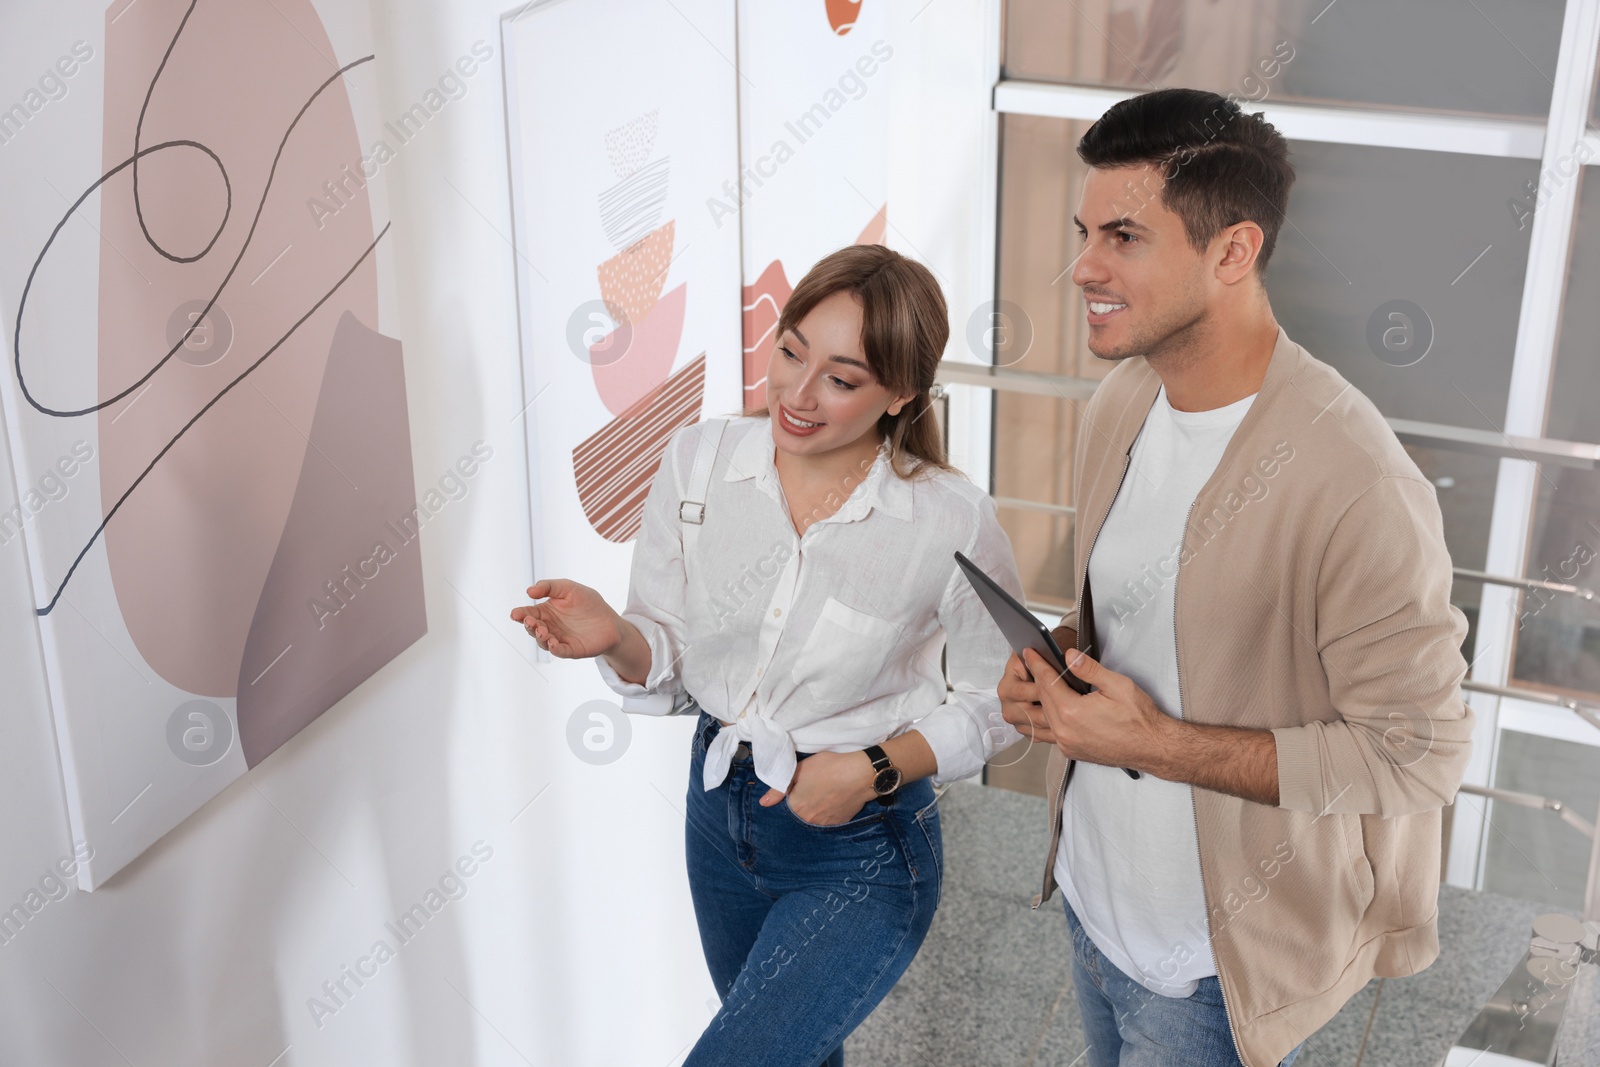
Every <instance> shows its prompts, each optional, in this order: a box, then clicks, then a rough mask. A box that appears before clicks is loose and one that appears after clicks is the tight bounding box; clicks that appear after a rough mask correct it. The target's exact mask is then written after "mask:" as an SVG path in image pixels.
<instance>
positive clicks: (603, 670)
mask: <svg viewBox="0 0 1600 1067" xmlns="http://www.w3.org/2000/svg"><path fill="white" fill-rule="evenodd" d="M698 441H699V425H698V424H697V425H696V426H691V427H689V428H687V429H686V430H680V431H679V432H678V433H676V434H674V435H673V437H672V440H670V441H669V442H668V443H667V447H666V450H665V451H664V453H663V454H662V458H661V466H660V468H659V469H658V470H657V471H656V476H655V479H654V480H653V481H652V482H651V483H650V492H649V494H648V495H647V496H646V497H645V502H644V512H643V517H642V520H641V523H640V527H639V534H638V537H637V538H636V539H635V540H634V544H633V569H632V571H631V574H630V577H629V580H628V606H627V608H626V609H625V610H624V611H623V612H622V617H623V618H624V619H627V620H628V621H629V622H631V623H633V625H634V626H636V627H638V628H639V633H640V635H641V636H643V638H644V640H645V643H646V644H648V645H649V646H650V673H649V675H648V676H647V677H646V678H645V680H644V684H643V685H640V684H638V683H636V682H627V681H624V680H623V679H622V677H621V676H620V675H619V674H617V672H616V670H615V669H613V668H612V666H611V664H609V663H607V662H606V658H605V657H604V656H596V657H595V660H594V662H595V665H596V666H597V667H598V668H599V669H600V677H601V679H603V680H604V681H605V683H606V685H608V686H610V687H611V689H612V691H613V692H615V693H617V694H619V695H620V696H621V697H622V710H623V711H628V712H635V713H637V714H642V715H670V714H672V712H673V709H674V705H675V703H676V701H677V694H678V690H679V688H680V683H681V674H680V670H681V661H682V658H683V652H684V648H685V641H686V638H685V633H686V627H685V624H684V615H685V608H684V604H685V597H686V585H687V582H686V579H685V577H684V566H683V537H682V535H681V533H680V532H679V529H678V527H679V525H680V520H679V518H678V504H679V502H680V501H681V500H682V498H683V492H682V488H681V480H680V474H679V471H680V470H681V468H682V463H681V454H682V452H683V450H684V449H685V448H686V447H687V448H690V449H692V448H693V447H694V445H695V444H696V443H697V442H698Z"/></svg>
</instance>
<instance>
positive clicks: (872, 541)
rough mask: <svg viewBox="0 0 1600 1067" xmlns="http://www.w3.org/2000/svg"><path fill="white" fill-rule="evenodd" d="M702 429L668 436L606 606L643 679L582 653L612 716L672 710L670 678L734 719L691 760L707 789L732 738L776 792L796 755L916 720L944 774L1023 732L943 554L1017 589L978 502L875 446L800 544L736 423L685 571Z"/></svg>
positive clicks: (765, 438)
mask: <svg viewBox="0 0 1600 1067" xmlns="http://www.w3.org/2000/svg"><path fill="white" fill-rule="evenodd" d="M703 425H704V424H703V423H696V424H695V425H692V426H687V427H685V428H683V429H682V430H679V431H678V432H677V433H675V434H674V435H673V437H672V440H671V441H670V442H668V444H667V449H666V453H665V455H664V456H663V457H662V463H661V468H660V470H659V471H658V472H657V474H656V477H655V480H654V482H653V483H652V484H651V487H650V493H649V496H648V497H647V498H646V500H645V505H644V514H643V518H642V525H641V528H640V531H639V536H638V543H637V544H636V545H635V547H634V556H633V571H632V580H631V584H630V588H629V595H628V606H627V609H626V610H625V611H624V612H623V613H622V614H623V617H624V618H626V619H627V620H628V621H629V622H631V623H633V624H634V625H635V626H637V627H638V628H639V632H640V633H641V634H642V635H643V637H644V639H645V641H646V642H648V643H649V646H650V659H651V661H650V674H649V677H647V678H646V679H645V682H644V684H643V685H638V684H634V683H630V682H625V681H623V680H622V678H621V677H620V676H619V675H618V674H617V673H616V671H615V670H614V669H613V668H612V667H611V665H610V664H609V663H607V662H606V660H605V657H603V656H599V657H596V658H595V662H596V664H598V665H599V668H600V675H601V677H602V678H604V679H605V681H606V684H607V685H609V686H610V687H611V688H612V689H613V690H614V691H616V692H617V693H619V694H621V696H622V706H623V710H625V711H630V712H640V713H643V714H649V715H666V714H671V713H672V712H673V711H674V704H675V696H676V693H677V690H678V689H679V687H680V685H681V686H682V687H683V688H685V689H687V690H688V692H689V693H691V694H693V696H694V698H695V700H696V701H697V702H698V703H699V705H700V707H701V708H703V709H704V710H706V711H707V712H709V713H710V714H712V715H714V716H716V717H717V718H719V719H721V720H723V721H724V722H731V723H733V727H731V728H725V729H723V730H721V731H720V732H719V733H718V734H717V736H716V738H715V740H714V741H713V742H712V745H711V748H710V749H709V750H708V751H707V753H706V760H705V788H706V789H714V788H716V787H717V786H718V785H720V784H721V783H722V781H723V780H724V779H725V778H726V777H727V773H728V767H729V764H730V763H731V762H732V759H733V752H734V749H735V748H736V747H737V746H738V744H739V742H740V741H745V742H748V743H749V745H750V749H751V752H752V754H753V756H754V759H755V769H756V774H757V776H758V777H759V778H760V779H761V780H762V781H763V782H765V783H767V784H768V785H769V786H773V787H775V788H777V789H780V790H784V791H787V790H788V788H789V783H790V779H791V778H792V777H793V775H794V769H795V752H796V751H797V750H798V751H805V752H817V751H832V752H853V751H856V750H858V749H861V748H864V747H866V746H867V745H872V744H881V743H882V742H883V741H885V740H887V739H888V738H891V737H895V736H897V735H899V734H902V733H904V732H905V731H907V730H909V729H911V728H913V727H915V728H916V729H917V730H920V731H921V732H922V735H923V737H924V738H926V740H927V742H928V745H929V746H930V747H931V748H932V749H933V753H934V756H935V757H936V759H937V760H938V770H937V772H936V773H935V775H934V778H933V781H934V782H935V783H936V784H943V783H946V782H951V781H955V780H956V779H960V778H965V777H967V776H969V775H972V774H975V773H977V772H978V771H979V770H980V769H981V768H982V767H983V764H984V762H985V761H986V760H987V759H988V758H989V757H990V756H991V755H993V754H994V753H995V752H997V751H999V750H1000V749H1002V748H1004V747H1005V746H1007V745H1009V744H1011V743H1012V742H1014V741H1016V740H1018V739H1019V738H1020V737H1021V735H1020V734H1018V733H1017V731H1016V729H1015V728H1014V727H1012V726H1011V725H1010V724H1008V723H1007V722H1005V720H1004V719H1002V718H1001V716H1000V701H999V698H998V697H997V696H996V695H995V687H996V686H997V685H998V684H999V682H1000V677H1001V674H1002V673H1003V672H1004V670H1005V663H1006V657H1007V656H1008V655H1009V654H1010V647H1009V646H1008V645H1007V644H1006V641H1005V638H1004V637H1003V636H1002V635H1001V633H1000V630H999V628H998V627H997V626H996V625H995V624H994V621H993V620H992V619H991V618H990V617H989V614H988V612H987V611H985V610H984V607H983V605H982V604H981V603H980V602H979V601H978V598H977V595H976V594H975V593H974V592H973V589H972V585H971V583H970V582H969V581H968V580H967V579H966V577H965V576H964V575H962V574H961V572H960V570H959V569H958V568H957V567H956V563H955V556H954V553H955V552H956V551H958V550H959V551H960V552H962V553H963V554H964V555H966V556H967V557H968V558H969V559H971V560H972V561H973V562H974V563H976V564H977V565H978V566H979V567H981V568H983V570H985V571H986V572H988V573H989V574H990V575H991V576H993V577H994V579H995V580H996V581H997V582H999V583H1000V585H1002V586H1003V587H1004V588H1005V589H1006V590H1007V591H1008V592H1010V593H1011V594H1012V595H1013V596H1015V597H1017V598H1018V599H1019V600H1020V599H1022V582H1021V580H1020V579H1019V578H1018V576H1017V565H1016V560H1015V558H1014V557H1013V555H1012V551H1011V540H1010V538H1008V537H1007V536H1006V533H1005V531H1004V530H1003V529H1001V527H1000V523H999V521H998V519H997V518H996V516H995V507H994V501H993V500H991V499H990V498H989V496H988V494H986V493H985V492H983V491H982V490H981V489H979V488H978V487H977V486H975V485H973V484H972V483H971V481H969V480H968V479H967V478H966V477H964V476H963V475H960V474H956V473H952V472H948V471H935V472H933V473H931V474H929V475H922V476H919V477H918V478H916V479H906V478H902V477H900V476H899V475H897V474H896V473H895V472H894V470H893V468H892V467H891V466H890V464H889V453H888V446H887V445H883V446H880V448H879V450H878V455H877V457H876V459H875V460H874V461H873V462H872V463H871V465H870V468H868V465H867V464H866V463H865V462H863V464H862V467H863V468H868V469H867V470H866V473H865V478H864V480H859V479H851V480H848V481H842V482H841V485H840V492H839V496H841V497H846V496H847V499H846V500H845V501H844V503H843V505H842V506H841V507H840V508H839V509H838V511H836V512H835V513H834V514H832V515H830V516H828V517H827V518H824V519H820V520H818V521H816V522H814V523H812V524H811V525H809V526H807V527H806V531H805V534H804V535H803V536H801V535H798V534H796V533H795V529H794V524H793V522H792V521H791V520H790V517H789V507H788V504H787V503H786V502H785V500H784V496H783V488H782V485H781V484H780V483H779V481H778V472H777V468H776V467H775V466H774V463H773V457H774V453H775V447H776V446H775V445H774V444H773V440H772V427H771V423H770V422H769V421H768V420H767V419H766V418H759V417H756V418H736V419H733V420H731V421H730V423H729V425H728V428H727V430H726V432H725V433H724V435H723V438H722V442H721V447H720V449H719V452H718V455H717V461H716V464H715V466H714V467H713V468H712V475H711V482H710V487H709V488H708V489H707V492H706V496H707V500H706V508H705V522H704V525H702V526H701V527H700V532H699V533H698V534H697V535H696V536H697V540H695V542H694V544H693V548H692V552H693V559H692V560H691V561H690V564H689V570H691V571H693V572H694V579H693V580H692V581H691V580H689V579H688V578H686V576H685V566H684V558H683V540H682V537H681V535H680V532H679V527H680V525H681V522H680V519H679V517H678V505H679V502H680V501H681V500H682V499H683V498H684V496H685V490H686V489H687V481H686V479H687V477H688V472H689V470H690V469H691V468H692V466H693V463H694V456H695V450H696V446H697V445H698V444H699V440H700V433H701V427H702V426H703ZM947 637H948V639H949V640H948V644H947V643H946V638H947ZM941 650H943V651H944V652H945V653H946V658H947V661H948V666H949V676H950V687H949V688H947V687H946V685H945V680H944V674H943V672H942V671H941V669H940V663H939V655H940V652H941Z"/></svg>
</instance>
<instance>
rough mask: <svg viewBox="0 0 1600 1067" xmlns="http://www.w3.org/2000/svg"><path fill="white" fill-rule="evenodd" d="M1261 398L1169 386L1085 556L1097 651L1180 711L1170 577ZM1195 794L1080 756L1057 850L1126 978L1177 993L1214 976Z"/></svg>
mask: <svg viewBox="0 0 1600 1067" xmlns="http://www.w3.org/2000/svg"><path fill="white" fill-rule="evenodd" d="M1254 399H1255V394H1251V395H1250V396H1247V397H1245V398H1244V399H1242V400H1238V401H1235V402H1234V403H1232V404H1229V405H1227V406H1226V407H1220V408H1214V409H1212V410H1210V411H1176V410H1174V409H1173V407H1172V405H1171V404H1169V403H1168V402H1167V392H1166V387H1165V386H1163V387H1162V388H1161V390H1160V391H1159V392H1158V393H1157V394H1156V399H1155V403H1154V404H1153V405H1151V408H1150V413H1149V415H1148V416H1147V417H1146V419H1145V423H1144V426H1143V428H1142V429H1141V430H1140V431H1139V436H1138V438H1137V439H1136V440H1135V442H1134V446H1133V454H1132V459H1131V462H1130V463H1129V466H1128V473H1127V474H1126V475H1125V476H1124V477H1123V480H1122V487H1121V488H1120V489H1119V490H1118V491H1117V497H1116V500H1115V501H1113V502H1112V505H1111V511H1110V513H1109V514H1107V516H1106V521H1105V525H1104V526H1103V527H1102V528H1101V530H1100V533H1099V534H1098V535H1097V536H1096V538H1095V541H1094V545H1093V548H1092V550H1091V553H1092V554H1091V555H1090V557H1089V581H1090V583H1091V585H1092V586H1093V588H1094V623H1095V632H1096V634H1098V635H1099V639H1100V662H1101V663H1103V664H1104V665H1105V666H1106V667H1109V668H1110V669H1111V670H1114V671H1116V672H1118V673H1119V674H1125V675H1127V676H1128V677H1129V678H1132V679H1133V681H1134V682H1136V683H1137V684H1138V685H1139V687H1140V688H1141V689H1143V690H1144V691H1145V692H1146V693H1149V694H1150V697H1151V699H1152V700H1154V701H1155V703H1156V706H1157V707H1158V708H1160V709H1161V710H1162V711H1164V712H1166V713H1167V714H1169V715H1171V716H1173V717H1174V718H1179V719H1181V718H1183V708H1182V706H1181V704H1180V701H1179V696H1178V652H1177V643H1176V638H1175V636H1174V633H1173V625H1174V612H1175V610H1176V609H1175V606H1174V602H1173V588H1174V582H1175V581H1176V579H1177V576H1178V556H1179V551H1180V547H1181V545H1182V543H1183V530H1184V526H1185V524H1186V521H1187V519H1188V514H1189V509H1190V506H1191V505H1192V504H1193V503H1194V499H1195V497H1196V496H1197V495H1198V494H1199V492H1200V488H1201V487H1202V486H1203V485H1205V483H1206V480H1207V479H1209V478H1210V477H1211V473H1212V471H1214V470H1215V469H1216V466H1217V461H1218V460H1220V459H1221V458H1222V452H1223V449H1225V448H1226V447H1227V445H1228V440H1229V439H1230V438H1231V437H1232V436H1233V431H1234V429H1235V428H1236V427H1237V426H1238V425H1239V420H1241V419H1242V418H1244V414H1245V412H1246V411H1247V410H1248V409H1249V407H1250V404H1251V401H1253V400H1254ZM1193 803H1194V798H1193V792H1192V787H1191V786H1189V785H1187V784H1185V783H1180V782H1168V781H1164V780H1163V779H1160V778H1156V777H1154V776H1152V775H1150V774H1144V775H1142V776H1141V777H1140V778H1139V779H1138V780H1137V781H1135V780H1134V779H1132V778H1129V777H1128V776H1127V775H1126V774H1125V773H1123V771H1122V769H1121V768H1120V767H1104V766H1100V765H1098V764H1093V763H1085V762H1083V761H1079V762H1078V764H1077V767H1076V769H1075V770H1074V771H1073V775H1072V781H1071V783H1070V784H1069V785H1068V787H1067V795H1066V801H1065V804H1064V806H1063V808H1062V815H1061V818H1062V832H1061V844H1060V847H1059V848H1058V849H1057V851H1056V867H1055V871H1056V881H1057V882H1058V883H1059V884H1060V886H1061V888H1062V891H1063V892H1064V893H1065V894H1066V897H1067V902H1068V903H1069V904H1070V905H1071V906H1072V910H1073V912H1074V913H1075V914H1076V915H1077V916H1078V920H1079V922H1081V923H1082V924H1083V928H1084V931H1085V932H1086V933H1087V934H1088V935H1089V937H1090V938H1091V939H1092V940H1093V941H1094V943H1095V945H1096V946H1097V947H1098V948H1099V949H1100V951H1101V952H1103V953H1105V955H1106V957H1107V958H1108V959H1110V960H1111V962H1112V963H1114V964H1115V965H1116V966H1117V968H1118V969H1120V970H1121V971H1122V972H1123V973H1125V974H1126V975H1128V977H1129V978H1132V979H1133V980H1134V981H1136V982H1138V983H1139V984H1140V985H1143V986H1144V987H1145V988H1146V989H1149V990H1150V991H1151V992H1153V993H1159V994H1161V995H1164V996H1169V997H1186V996H1189V995H1190V994H1191V993H1193V992H1194V990H1195V986H1196V984H1197V983H1198V981H1199V980H1200V979H1201V978H1204V977H1206V976H1207V975H1213V974H1216V973H1217V968H1216V961H1215V959H1214V958H1213V957H1212V954H1211V945H1210V942H1209V939H1208V935H1207V930H1206V909H1205V896H1204V893H1203V892H1202V890H1201V887H1200V847H1199V843H1198V841H1197V839H1196V837H1195V823H1194V807H1193Z"/></svg>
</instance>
